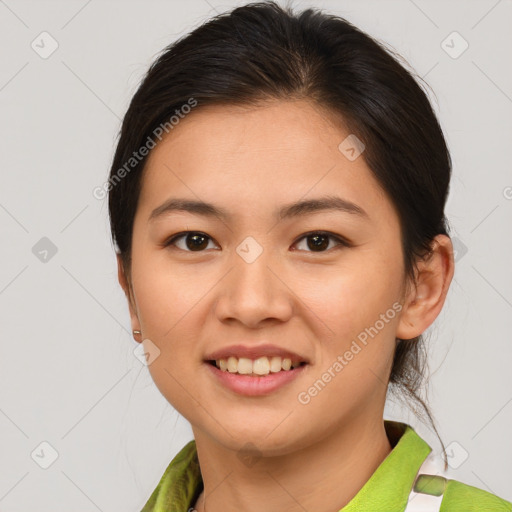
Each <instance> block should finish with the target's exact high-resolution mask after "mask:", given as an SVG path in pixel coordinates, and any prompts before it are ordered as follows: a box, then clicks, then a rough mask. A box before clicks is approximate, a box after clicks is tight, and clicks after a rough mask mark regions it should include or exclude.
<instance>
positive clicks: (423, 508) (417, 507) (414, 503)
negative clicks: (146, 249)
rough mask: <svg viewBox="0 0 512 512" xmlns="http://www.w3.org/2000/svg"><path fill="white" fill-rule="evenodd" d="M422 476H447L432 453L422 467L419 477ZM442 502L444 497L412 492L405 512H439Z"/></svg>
mask: <svg viewBox="0 0 512 512" xmlns="http://www.w3.org/2000/svg"><path fill="white" fill-rule="evenodd" d="M420 474H427V475H438V476H446V473H445V472H444V469H443V468H442V466H441V465H440V463H439V461H438V459H437V458H435V457H434V455H433V453H432V452H430V454H429V456H428V457H427V458H426V459H425V460H424V462H423V464H422V465H421V466H420V469H419V470H418V475H420ZM442 501H443V496H442V495H441V496H431V495H430V494H423V493H420V492H414V491H411V494H410V495H409V500H408V501H407V507H406V508H405V510H404V512H439V509H440V508H441V502H442Z"/></svg>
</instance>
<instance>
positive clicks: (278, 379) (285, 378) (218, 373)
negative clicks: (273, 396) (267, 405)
mask: <svg viewBox="0 0 512 512" xmlns="http://www.w3.org/2000/svg"><path fill="white" fill-rule="evenodd" d="M205 364H206V366H208V367H209V368H210V371H211V372H212V373H213V375H214V376H215V377H216V378H217V379H219V380H220V382H221V383H222V384H224V385H225V386H226V387H227V388H229V389H231V390H232V391H234V392H235V393H238V394H240V395H246V396H262V395H268V394H270V393H272V392H274V391H276V390H277V389H279V388H281V387H282V386H284V385H285V384H287V383H289V382H291V381H292V380H293V379H296V378H297V377H298V376H299V375H300V374H302V372H303V371H304V370H305V368H306V366H307V364H303V365H301V366H297V368H293V369H291V370H281V371H280V372H276V373H269V374H268V375H265V376H264V377H251V376H249V375H239V374H238V373H230V372H228V371H222V370H219V368H217V367H216V366H214V365H212V364H210V363H208V362H206V363H205Z"/></svg>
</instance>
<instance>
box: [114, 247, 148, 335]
mask: <svg viewBox="0 0 512 512" xmlns="http://www.w3.org/2000/svg"><path fill="white" fill-rule="evenodd" d="M117 279H118V281H119V284H120V285H121V288H122V289H123V291H124V294H125V295H126V298H127V300H128V308H129V310H130V319H131V324H132V331H134V330H136V331H141V330H142V329H141V327H140V322H139V317H138V316H137V311H136V309H135V301H134V299H133V294H132V292H131V288H130V284H129V282H128V278H127V276H126V271H125V268H124V265H123V260H122V259H121V255H120V254H117ZM133 337H134V339H135V341H138V342H139V343H140V342H142V334H133Z"/></svg>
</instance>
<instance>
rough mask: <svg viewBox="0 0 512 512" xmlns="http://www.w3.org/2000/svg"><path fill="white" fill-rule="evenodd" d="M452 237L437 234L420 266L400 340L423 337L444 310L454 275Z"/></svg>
mask: <svg viewBox="0 0 512 512" xmlns="http://www.w3.org/2000/svg"><path fill="white" fill-rule="evenodd" d="M454 265H455V264H454V258H453V246H452V242H451V239H450V237H448V236H447V235H437V236H436V237H435V238H434V240H433V242H432V252H431V254H430V255H429V256H428V257H427V258H426V259H425V260H421V261H419V262H418V264H417V274H416V283H415V285H413V286H411V289H410V291H409V294H408V295H407V297H406V300H405V303H404V306H403V310H402V314H401V316H400V321H399V324H398V328H397V333H396V337H397V338H400V339H404V340H405V339H412V338H415V337H416V336H419V335H420V334H422V333H423V332H424V331H425V330H426V329H427V328H428V327H429V326H430V325H431V324H432V323H433V322H434V320H435V319H436V318H437V316H438V315H439V313H440V312H441V309H442V308H443V305H444V302H445V299H446V295H447V293H448V289H449V287H450V283H451V280H452V278H453V273H454Z"/></svg>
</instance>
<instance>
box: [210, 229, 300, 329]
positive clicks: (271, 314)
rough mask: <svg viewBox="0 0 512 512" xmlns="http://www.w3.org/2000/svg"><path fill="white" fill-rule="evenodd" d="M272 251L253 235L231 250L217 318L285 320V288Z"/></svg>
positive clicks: (287, 306)
mask: <svg viewBox="0 0 512 512" xmlns="http://www.w3.org/2000/svg"><path fill="white" fill-rule="evenodd" d="M273 255H275V253H273V251H271V250H270V249H269V248H267V247H264V246H263V243H260V242H258V241H257V240H256V239H255V238H253V237H247V238H245V239H244V240H243V241H242V242H241V243H240V244H239V245H238V246H237V247H236V248H235V251H233V254H232V255H231V256H232V258H231V263H232V265H233V268H232V270H231V272H229V275H228V276H226V277H227V281H226V282H225V283H224V285H223V286H222V287H221V288H220V290H221V291H220V297H219V300H218V303H217V315H218V316H219V318H237V319H238V320H240V321H241V322H243V323H245V324H247V325H249V324H250V325H256V324H257V323H258V322H260V321H262V320H264V319H266V318H279V319H281V320H285V319H286V318H287V317H288V316H289V315H290V314H291V299H290V293H289V291H288V288H287V287H286V286H285V285H284V284H283V282H282V281H281V280H280V279H279V277H278V276H279V274H278V268H279V264H278V262H277V260H276V259H275V258H274V257H273Z"/></svg>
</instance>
